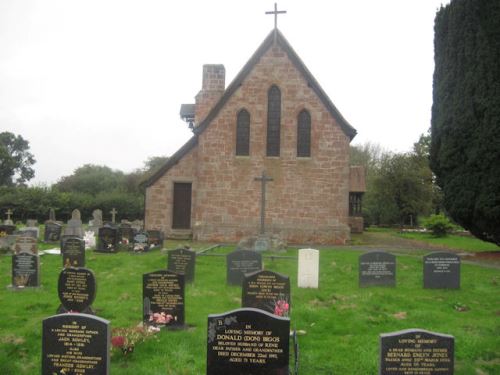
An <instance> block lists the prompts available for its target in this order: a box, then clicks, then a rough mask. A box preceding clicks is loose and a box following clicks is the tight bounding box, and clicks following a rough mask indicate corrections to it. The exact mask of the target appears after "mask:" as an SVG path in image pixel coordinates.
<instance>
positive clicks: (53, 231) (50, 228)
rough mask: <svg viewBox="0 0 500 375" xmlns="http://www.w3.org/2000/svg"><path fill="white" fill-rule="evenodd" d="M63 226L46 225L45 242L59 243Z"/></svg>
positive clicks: (47, 223) (51, 223) (56, 224)
mask: <svg viewBox="0 0 500 375" xmlns="http://www.w3.org/2000/svg"><path fill="white" fill-rule="evenodd" d="M61 232H62V225H61V224H58V223H53V222H46V223H45V232H44V236H43V240H44V241H45V242H58V241H59V240H60V239H61Z"/></svg>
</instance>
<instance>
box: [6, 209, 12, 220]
mask: <svg viewBox="0 0 500 375" xmlns="http://www.w3.org/2000/svg"><path fill="white" fill-rule="evenodd" d="M12 213H13V212H12V210H11V209H10V208H9V209H8V210H7V212H6V214H7V220H10V215H12Z"/></svg>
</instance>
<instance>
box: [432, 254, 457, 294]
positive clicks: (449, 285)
mask: <svg viewBox="0 0 500 375" xmlns="http://www.w3.org/2000/svg"><path fill="white" fill-rule="evenodd" d="M424 288H426V289H427V288H428V289H459V288H460V257H459V256H458V255H457V254H454V253H449V252H434V253H431V254H427V255H426V256H424Z"/></svg>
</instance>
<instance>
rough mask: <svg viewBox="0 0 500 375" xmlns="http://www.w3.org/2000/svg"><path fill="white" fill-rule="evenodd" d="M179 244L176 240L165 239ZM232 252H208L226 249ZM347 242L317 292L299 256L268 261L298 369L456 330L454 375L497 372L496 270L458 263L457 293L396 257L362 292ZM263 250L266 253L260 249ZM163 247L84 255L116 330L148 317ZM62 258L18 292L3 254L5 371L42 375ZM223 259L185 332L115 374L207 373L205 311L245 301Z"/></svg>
mask: <svg viewBox="0 0 500 375" xmlns="http://www.w3.org/2000/svg"><path fill="white" fill-rule="evenodd" d="M168 247H169V248H173V244H172V243H168ZM232 250H233V248H229V247H225V248H218V249H215V250H213V251H210V252H209V253H211V254H220V255H224V254H227V253H228V252H229V251H232ZM360 254H361V252H360V251H355V250H349V249H348V248H341V249H340V248H336V249H322V250H321V253H320V287H319V289H299V288H297V287H296V285H297V260H296V257H297V249H289V250H288V251H287V253H286V254H280V255H287V256H292V257H294V259H274V260H271V259H269V258H264V262H263V263H264V267H265V268H266V269H269V270H273V271H276V272H280V273H282V274H285V275H289V276H290V279H291V285H292V316H291V326H292V327H293V328H295V329H297V330H301V331H303V332H302V334H301V335H300V336H299V345H300V374H304V375H321V374H325V375H326V374H342V375H346V374H347V375H348V374H356V375H360V374H361V375H363V374H378V353H379V334H380V333H386V332H393V331H397V330H401V329H407V328H422V329H426V330H430V331H435V332H440V333H445V334H450V335H453V336H455V374H499V373H500V297H499V296H500V270H499V269H490V268H483V267H481V266H479V265H473V264H462V269H461V289H460V290H424V289H423V288H422V260H421V257H420V256H412V255H411V254H410V255H408V254H403V255H398V256H397V286H396V287H395V288H384V287H382V288H381V287H379V288H361V289H360V288H359V287H358V256H359V255H360ZM264 255H266V254H264ZM166 263H167V256H166V254H165V253H162V252H160V251H153V252H150V253H148V254H144V255H133V254H129V253H125V252H123V253H118V254H114V255H107V254H97V253H94V252H92V251H88V252H87V267H88V268H90V269H92V270H93V271H94V273H95V275H96V280H97V297H96V300H95V302H94V304H93V307H94V309H95V310H96V312H97V315H98V316H100V317H102V318H104V319H108V320H110V321H111V326H112V328H117V327H134V326H136V325H137V324H139V323H140V321H141V318H142V285H141V284H142V274H143V273H147V272H152V271H155V270H158V269H163V268H166ZM60 271H61V258H60V257H59V256H54V255H43V256H42V257H41V283H42V287H41V288H39V289H34V290H23V291H18V292H14V291H11V290H9V289H7V288H5V287H6V286H7V285H9V284H10V283H11V257H10V256H0V285H1V286H2V289H3V290H2V292H1V293H0V317H1V318H0V374H30V375H31V374H38V373H40V368H41V334H42V320H43V319H44V318H47V317H49V316H51V315H54V313H55V311H56V309H57V307H58V305H59V300H58V297H57V278H58V275H59V272H60ZM225 278H226V270H225V257H223V256H199V257H197V260H196V277H195V281H194V283H193V284H191V285H188V286H187V288H186V301H185V302H186V317H185V319H186V323H187V324H189V326H190V327H189V329H187V330H183V331H164V332H160V333H158V334H156V335H154V336H152V337H151V338H149V339H148V340H147V341H145V342H143V343H140V344H139V345H137V346H136V348H135V351H134V352H133V353H132V354H131V355H127V356H123V355H121V354H120V355H114V356H113V357H112V359H111V373H112V374H120V375H128V374H130V375H138V374H139V375H140V374H145V375H146V374H176V375H177V374H179V375H181V374H193V375H197V374H204V373H205V361H206V335H207V316H208V314H213V313H222V312H225V311H229V310H232V309H235V308H238V307H240V303H241V288H239V287H236V286H228V285H226V280H225Z"/></svg>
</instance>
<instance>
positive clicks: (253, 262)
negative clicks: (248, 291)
mask: <svg viewBox="0 0 500 375" xmlns="http://www.w3.org/2000/svg"><path fill="white" fill-rule="evenodd" d="M226 262H227V283H228V284H232V285H241V282H242V281H243V277H244V276H245V274H247V273H252V272H256V271H260V270H261V269H262V255H261V254H260V253H257V252H255V251H251V250H236V251H233V252H232V253H229V254H227V256H226Z"/></svg>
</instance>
